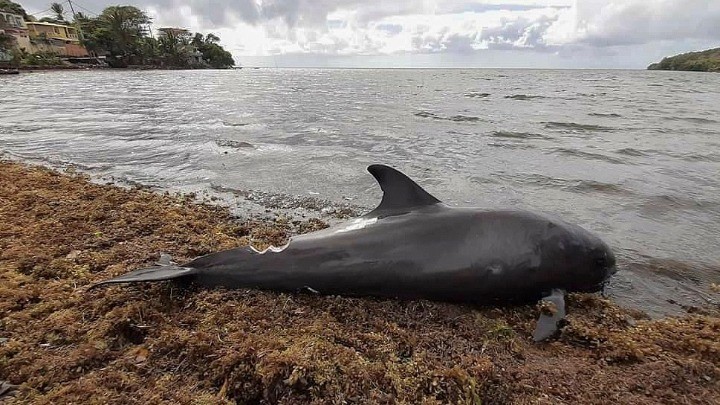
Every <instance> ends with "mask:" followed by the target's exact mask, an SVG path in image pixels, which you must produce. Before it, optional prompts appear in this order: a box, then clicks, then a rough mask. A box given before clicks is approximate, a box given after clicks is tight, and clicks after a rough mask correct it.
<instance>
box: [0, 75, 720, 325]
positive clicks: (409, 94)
mask: <svg viewBox="0 0 720 405" xmlns="http://www.w3.org/2000/svg"><path fill="white" fill-rule="evenodd" d="M0 150H1V151H2V152H4V153H5V154H6V155H9V156H14V157H17V158H20V159H26V160H31V161H43V162H46V163H48V164H50V165H53V166H62V165H65V164H68V163H72V164H74V165H77V166H78V167H80V168H82V169H84V170H87V171H89V172H90V173H92V174H95V175H97V176H98V177H106V178H107V177H110V176H112V177H114V178H115V179H117V180H121V181H125V182H131V183H141V184H147V185H150V186H154V187H160V188H163V189H169V190H197V191H207V192H209V193H212V194H214V195H219V196H221V197H223V198H228V199H230V194H229V193H228V191H232V190H236V191H237V192H238V194H239V195H242V196H244V197H247V196H248V193H247V191H248V190H256V191H257V193H253V194H250V196H251V197H252V196H257V195H263V196H268V195H269V196H272V198H265V199H260V201H262V202H263V203H264V204H267V202H268V201H271V204H270V205H272V206H283V205H288V206H292V205H293V204H292V201H298V199H297V197H303V199H302V201H305V200H307V198H308V197H309V198H310V200H312V199H316V198H321V199H328V200H330V201H332V202H333V203H335V204H345V205H347V204H351V205H356V206H361V207H372V206H374V205H375V204H376V203H377V202H378V201H379V199H380V190H379V188H378V187H377V186H376V185H375V183H374V180H373V179H372V177H371V176H370V175H369V174H367V173H366V172H365V167H366V166H367V165H368V164H371V163H386V164H389V165H392V166H395V167H398V168H400V169H402V170H403V171H405V172H406V173H407V174H408V175H410V176H411V177H413V178H415V179H416V180H417V181H418V182H419V183H420V184H422V185H423V186H425V187H426V188H427V189H428V191H430V192H431V193H433V194H434V195H436V196H437V197H439V198H440V199H441V200H444V201H445V202H447V203H448V204H450V205H478V206H484V207H503V208H523V209H531V210H537V211H543V212H550V213H555V214H558V215H560V216H562V217H564V218H566V219H567V220H569V221H572V222H576V223H578V224H580V225H582V226H584V227H586V228H587V229H590V230H592V231H594V232H595V233H597V234H599V235H600V236H602V237H603V239H605V240H606V241H608V242H609V243H610V244H611V245H612V246H613V247H614V249H615V251H616V254H617V256H618V259H619V265H620V268H621V272H620V273H618V275H617V276H616V277H615V279H614V280H613V282H612V284H611V286H610V288H609V290H608V292H609V294H610V296H612V297H613V298H614V299H615V300H616V301H618V302H620V303H621V304H624V305H629V306H634V307H638V308H641V309H644V310H645V311H647V312H648V313H650V314H652V315H663V314H673V313H678V312H679V311H681V307H680V305H702V304H705V303H707V301H708V300H709V299H713V298H714V299H717V294H715V295H714V297H713V294H712V292H711V291H710V285H711V283H720V237H718V233H719V231H720V225H719V224H720V180H719V177H720V176H718V174H719V173H720V76H718V75H714V74H698V73H681V72H645V71H552V70H312V69H302V70H293V69H260V70H251V69H243V70H239V71H149V72H148V71H146V72H120V71H81V72H46V73H41V72H39V73H32V74H22V75H19V76H13V77H0ZM250 200H252V198H250ZM284 200H285V201H290V203H285V202H283V201H284ZM256 201H257V199H256ZM232 204H236V201H232ZM239 204H240V206H239V208H238V207H236V209H238V210H239V211H241V212H242V211H243V210H246V209H247V210H249V209H252V208H251V205H252V204H251V203H250V202H248V201H247V200H245V203H244V202H242V201H241V202H240V203H239ZM244 204H245V205H244ZM669 301H672V302H677V303H672V302H669Z"/></svg>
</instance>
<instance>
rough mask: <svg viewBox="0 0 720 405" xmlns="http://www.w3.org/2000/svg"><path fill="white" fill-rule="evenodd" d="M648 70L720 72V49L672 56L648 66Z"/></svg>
mask: <svg viewBox="0 0 720 405" xmlns="http://www.w3.org/2000/svg"><path fill="white" fill-rule="evenodd" d="M648 70H687V71H695V72H720V48H714V49H708V50H706V51H699V52H688V53H683V54H680V55H675V56H670V57H667V58H664V59H663V60H662V61H660V62H659V63H653V64H652V65H650V66H648Z"/></svg>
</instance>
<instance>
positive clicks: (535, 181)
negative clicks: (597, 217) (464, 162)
mask: <svg viewBox="0 0 720 405" xmlns="http://www.w3.org/2000/svg"><path fill="white" fill-rule="evenodd" d="M496 177H498V178H500V179H503V180H511V181H513V182H516V183H521V184H531V185H534V186H539V187H547V188H552V189H556V190H557V189H560V190H564V191H569V192H573V193H583V194H586V193H600V194H613V195H630V194H633V192H632V191H631V190H629V189H627V188H625V187H623V186H622V185H620V184H613V183H605V182H601V181H595V180H589V179H563V178H559V177H550V176H545V175H543V174H538V173H519V174H516V175H515V174H514V175H508V174H500V175H498V176H496Z"/></svg>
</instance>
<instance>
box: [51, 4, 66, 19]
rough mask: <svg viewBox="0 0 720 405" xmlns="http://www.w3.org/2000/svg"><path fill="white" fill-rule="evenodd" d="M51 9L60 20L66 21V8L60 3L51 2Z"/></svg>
mask: <svg viewBox="0 0 720 405" xmlns="http://www.w3.org/2000/svg"><path fill="white" fill-rule="evenodd" d="M50 10H52V12H53V13H55V17H56V18H57V20H58V21H65V9H64V8H63V6H62V4H60V3H52V4H50Z"/></svg>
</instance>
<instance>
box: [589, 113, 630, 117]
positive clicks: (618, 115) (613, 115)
mask: <svg viewBox="0 0 720 405" xmlns="http://www.w3.org/2000/svg"><path fill="white" fill-rule="evenodd" d="M588 115H589V116H591V117H604V118H622V115H620V114H616V113H589V114H588Z"/></svg>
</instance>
